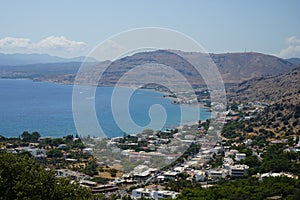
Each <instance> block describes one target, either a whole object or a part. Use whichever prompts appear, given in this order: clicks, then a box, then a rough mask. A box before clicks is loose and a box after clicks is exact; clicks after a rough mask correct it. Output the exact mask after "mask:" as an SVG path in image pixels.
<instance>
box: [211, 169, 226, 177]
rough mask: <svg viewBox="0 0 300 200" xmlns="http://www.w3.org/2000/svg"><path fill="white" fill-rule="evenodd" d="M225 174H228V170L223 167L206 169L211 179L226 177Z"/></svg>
mask: <svg viewBox="0 0 300 200" xmlns="http://www.w3.org/2000/svg"><path fill="white" fill-rule="evenodd" d="M227 175H228V171H227V170H225V169H218V170H214V169H211V170H209V171H208V177H210V178H212V179H215V178H226V176H227Z"/></svg>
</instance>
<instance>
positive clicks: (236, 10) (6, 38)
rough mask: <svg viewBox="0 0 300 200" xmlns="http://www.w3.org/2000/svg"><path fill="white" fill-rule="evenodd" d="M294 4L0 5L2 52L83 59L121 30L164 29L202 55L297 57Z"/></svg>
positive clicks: (8, 0)
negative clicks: (186, 38) (192, 43)
mask: <svg viewBox="0 0 300 200" xmlns="http://www.w3.org/2000/svg"><path fill="white" fill-rule="evenodd" d="M299 8H300V1H299V0H285V1H283V0H251V1H246V0H226V1H222V0H219V1H217V0H187V1H180V0H152V1H150V0H148V1H147V0H126V1H125V0H123V1H121V0H119V1H117V0H107V1H101V0H98V1H96V0H94V1H93V0H86V1H74V0H51V1H38V0H27V1H18V0H0V27H1V29H0V53H48V54H50V55H57V56H62V57H74V56H80V55H86V54H87V53H88V52H89V51H90V50H91V49H92V48H93V47H95V46H96V45H98V44H99V43H101V42H102V41H104V40H106V39H107V38H109V37H111V36H112V35H115V34H118V33H119V32H122V31H126V30H129V29H133V28H142V27H162V28H169V29H173V30H176V31H179V32H182V33H184V34H186V35H188V36H190V37H192V38H193V39H195V40H196V41H197V42H198V43H200V44H201V45H202V46H203V47H204V49H205V50H206V51H207V52H212V53H226V52H244V51H247V52H248V51H249V52H250V51H254V52H261V53H265V54H271V55H276V56H279V57H282V58H290V57H300V21H299V19H300V12H299Z"/></svg>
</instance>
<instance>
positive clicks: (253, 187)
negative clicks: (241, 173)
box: [177, 177, 300, 200]
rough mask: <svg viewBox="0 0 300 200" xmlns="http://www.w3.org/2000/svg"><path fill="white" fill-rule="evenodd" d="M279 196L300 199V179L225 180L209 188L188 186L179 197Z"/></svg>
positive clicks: (262, 197)
mask: <svg viewBox="0 0 300 200" xmlns="http://www.w3.org/2000/svg"><path fill="white" fill-rule="evenodd" d="M268 197H274V198H275V197H278V198H283V199H299V197H300V181H299V180H295V179H291V178H287V177H275V178H264V179H263V180H262V181H259V180H258V179H256V178H249V179H241V180H234V181H223V182H220V183H219V184H218V186H214V187H210V188H207V189H201V188H199V187H197V188H191V186H190V187H189V188H186V189H184V190H183V191H182V193H181V194H180V196H179V197H178V198H177V199H180V200H193V199H194V200H196V199H197V200H200V199H232V200H235V199H236V200H238V199H253V200H259V199H266V198H268Z"/></svg>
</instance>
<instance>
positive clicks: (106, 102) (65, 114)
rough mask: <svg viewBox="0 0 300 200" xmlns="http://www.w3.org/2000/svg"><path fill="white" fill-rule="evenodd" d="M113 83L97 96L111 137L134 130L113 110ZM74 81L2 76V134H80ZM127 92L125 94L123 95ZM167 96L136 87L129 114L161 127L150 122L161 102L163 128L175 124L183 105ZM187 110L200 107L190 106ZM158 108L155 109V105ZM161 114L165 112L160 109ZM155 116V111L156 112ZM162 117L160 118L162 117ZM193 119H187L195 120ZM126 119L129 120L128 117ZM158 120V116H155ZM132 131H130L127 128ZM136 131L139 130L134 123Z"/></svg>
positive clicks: (102, 122) (148, 125)
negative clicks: (49, 80) (115, 116)
mask: <svg viewBox="0 0 300 200" xmlns="http://www.w3.org/2000/svg"><path fill="white" fill-rule="evenodd" d="M113 90H114V88H113V87H98V88H97V92H96V95H95V98H91V99H90V100H94V101H95V110H96V114H97V120H98V122H99V125H100V126H101V128H102V130H103V131H104V132H105V134H106V136H108V137H116V136H123V135H124V130H131V127H132V124H130V123H123V124H122V126H127V127H123V128H120V126H119V125H117V124H116V120H115V118H114V116H113V114H112V106H111V97H112V92H113ZM130 90H132V89H130V88H121V92H119V94H118V95H119V96H118V99H120V100H123V99H126V97H125V95H126V94H127V93H128V92H131V91H130ZM72 91H73V85H62V84H55V83H49V82H34V81H31V80H23V79H0V135H3V136H5V137H18V136H19V135H20V134H21V133H22V132H23V131H29V132H33V131H38V132H39V133H40V134H41V135H42V136H51V137H63V136H65V135H68V134H73V135H75V134H77V129H76V127H75V123H74V120H73V113H72ZM122 94H124V96H122ZM171 102H172V100H171V99H168V98H163V94H162V93H160V92H156V91H151V90H135V91H134V93H133V95H132V97H131V98H130V101H129V115H130V117H131V118H132V120H133V121H134V123H136V124H137V125H138V126H142V127H144V128H152V129H154V130H157V129H158V127H160V125H159V120H156V122H155V123H150V122H151V119H150V116H149V109H150V107H151V106H153V105H155V106H156V107H157V105H159V107H163V108H164V109H165V114H166V116H167V117H166V122H165V124H164V125H163V127H160V128H161V129H170V128H175V127H176V126H178V125H179V123H180V120H181V118H180V116H181V110H180V105H175V104H172V103H171ZM185 109H186V110H187V112H191V113H192V112H194V110H195V109H199V108H196V107H192V106H186V107H185ZM154 111H155V109H154ZM157 113H158V114H157V115H159V116H160V115H161V114H162V112H161V110H159V109H158V111H157ZM117 116H118V119H121V120H122V118H123V119H127V117H128V115H127V114H126V112H125V111H124V112H123V110H122V108H120V110H119V111H117ZM153 116H154V117H153V118H155V112H154V115H153ZM208 118H210V112H208V111H207V110H206V109H203V108H201V109H200V116H199V119H201V120H205V119H208ZM158 119H159V118H158ZM192 120H193V119H189V117H187V118H185V119H184V123H191V121H192ZM124 121H125V122H126V120H124ZM154 121H155V120H154ZM126 133H127V134H128V132H126ZM132 133H136V130H135V129H134V127H132ZM81 135H82V134H81Z"/></svg>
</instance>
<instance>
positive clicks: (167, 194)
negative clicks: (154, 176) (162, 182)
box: [132, 188, 179, 200]
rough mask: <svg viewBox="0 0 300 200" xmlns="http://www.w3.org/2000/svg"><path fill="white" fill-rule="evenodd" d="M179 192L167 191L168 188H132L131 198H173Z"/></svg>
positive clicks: (156, 199)
mask: <svg viewBox="0 0 300 200" xmlns="http://www.w3.org/2000/svg"><path fill="white" fill-rule="evenodd" d="M178 194H179V193H177V192H173V191H168V190H151V189H148V188H137V189H134V190H132V198H133V199H140V198H142V197H144V198H149V199H150V198H151V199H154V200H158V199H164V198H172V199H175V198H176V196H177V195H178Z"/></svg>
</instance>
